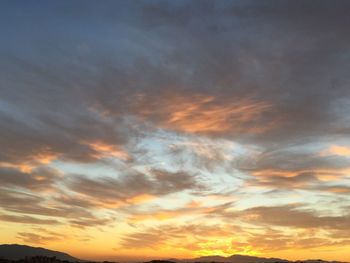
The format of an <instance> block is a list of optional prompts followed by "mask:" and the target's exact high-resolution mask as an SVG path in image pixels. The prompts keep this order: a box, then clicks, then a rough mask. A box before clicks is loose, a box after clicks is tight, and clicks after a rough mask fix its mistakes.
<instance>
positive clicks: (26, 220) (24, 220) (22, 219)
mask: <svg viewBox="0 0 350 263" xmlns="http://www.w3.org/2000/svg"><path fill="white" fill-rule="evenodd" d="M0 221H7V222H13V223H21V224H40V225H54V224H59V223H60V222H59V221H57V220H55V219H41V218H37V217H32V216H23V215H21V216H17V215H10V214H1V213H0Z"/></svg>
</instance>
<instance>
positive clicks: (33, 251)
mask: <svg viewBox="0 0 350 263" xmlns="http://www.w3.org/2000/svg"><path fill="white" fill-rule="evenodd" d="M34 256H46V257H56V258H57V259H60V260H67V261H72V262H75V261H81V260H80V259H77V258H75V257H73V256H71V255H69V254H67V253H63V252H59V251H54V250H49V249H46V248H41V247H30V246H26V245H18V244H5V245H0V258H6V259H11V260H19V259H23V258H25V257H34Z"/></svg>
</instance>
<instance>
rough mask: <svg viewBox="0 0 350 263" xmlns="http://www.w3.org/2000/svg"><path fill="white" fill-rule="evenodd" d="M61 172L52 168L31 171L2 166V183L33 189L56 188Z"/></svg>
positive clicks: (0, 175)
mask: <svg viewBox="0 0 350 263" xmlns="http://www.w3.org/2000/svg"><path fill="white" fill-rule="evenodd" d="M59 178H60V174H59V173H58V172H57V171H56V170H54V169H51V168H48V167H41V168H37V169H34V170H33V171H31V172H27V173H25V172H21V171H19V170H17V169H11V168H0V183H1V185H2V186H3V187H4V186H7V187H14V186H15V187H21V188H25V189H29V190H33V191H46V190H50V189H55V186H54V184H55V181H56V180H57V179H59Z"/></svg>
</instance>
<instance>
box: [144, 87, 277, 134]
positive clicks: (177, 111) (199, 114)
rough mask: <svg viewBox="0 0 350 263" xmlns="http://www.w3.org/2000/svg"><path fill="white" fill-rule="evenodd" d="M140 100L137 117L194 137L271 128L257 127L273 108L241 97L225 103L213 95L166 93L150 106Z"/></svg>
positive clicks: (267, 104)
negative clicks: (264, 114)
mask: <svg viewBox="0 0 350 263" xmlns="http://www.w3.org/2000/svg"><path fill="white" fill-rule="evenodd" d="M142 98H143V99H142V100H141V105H139V106H138V112H137V114H139V115H140V116H142V117H144V118H146V119H148V118H149V119H151V120H154V121H155V122H156V123H158V124H160V126H161V127H164V128H168V129H172V130H178V131H182V132H187V133H195V134H200V133H205V134H208V133H209V134H217V133H226V132H243V131H244V132H246V133H247V132H249V133H261V132H264V131H266V130H268V129H270V128H271V125H272V124H271V123H264V125H263V126H262V125H258V124H259V121H260V120H259V119H260V117H261V115H262V114H263V113H265V112H267V111H269V110H271V107H272V105H271V104H270V103H267V102H265V101H255V100H252V99H250V98H241V99H236V100H234V101H229V102H225V101H219V100H218V99H217V98H216V97H214V96H204V95H195V96H182V95H173V94H171V95H168V94H167V95H164V96H163V97H161V98H159V99H155V101H156V103H154V104H150V103H149V100H146V98H144V97H142ZM146 101H147V103H146ZM137 103H140V99H138V101H137Z"/></svg>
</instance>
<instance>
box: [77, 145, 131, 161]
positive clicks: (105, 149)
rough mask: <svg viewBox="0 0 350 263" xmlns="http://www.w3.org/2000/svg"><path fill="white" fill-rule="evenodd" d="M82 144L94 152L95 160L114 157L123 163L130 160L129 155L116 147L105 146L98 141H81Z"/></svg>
mask: <svg viewBox="0 0 350 263" xmlns="http://www.w3.org/2000/svg"><path fill="white" fill-rule="evenodd" d="M82 143H83V144H85V145H88V146H89V147H90V148H91V149H93V150H94V151H96V154H95V157H96V158H97V159H101V158H105V157H116V158H118V159H121V160H124V161H126V160H129V159H130V155H129V154H128V153H127V152H126V151H124V150H123V149H122V148H121V147H120V146H118V145H112V144H107V143H105V142H102V141H99V140H96V141H82Z"/></svg>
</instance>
